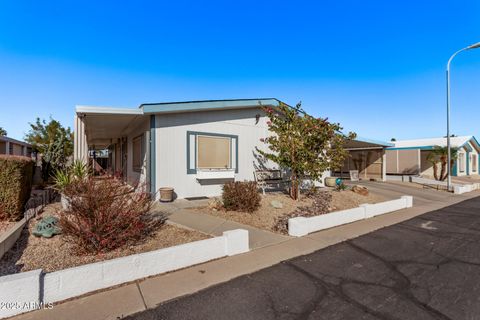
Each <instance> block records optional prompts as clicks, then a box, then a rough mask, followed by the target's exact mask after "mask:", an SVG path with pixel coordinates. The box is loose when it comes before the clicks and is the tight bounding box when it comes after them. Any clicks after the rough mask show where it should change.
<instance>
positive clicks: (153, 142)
mask: <svg viewBox="0 0 480 320" xmlns="http://www.w3.org/2000/svg"><path fill="white" fill-rule="evenodd" d="M155 132H156V130H155V115H154V114H152V115H151V116H150V193H151V194H152V195H154V194H155V193H157V188H156V180H157V175H156V170H155V169H156V168H155V166H156V159H157V157H156V155H157V154H156V150H155V149H156V134H155Z"/></svg>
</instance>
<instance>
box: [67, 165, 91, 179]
mask: <svg viewBox="0 0 480 320" xmlns="http://www.w3.org/2000/svg"><path fill="white" fill-rule="evenodd" d="M70 172H71V175H72V177H73V179H75V180H85V179H86V178H87V177H88V176H89V170H88V166H87V164H86V163H85V162H83V161H80V160H75V161H74V162H73V164H72V166H71V167H70Z"/></svg>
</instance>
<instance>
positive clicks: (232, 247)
mask: <svg viewBox="0 0 480 320" xmlns="http://www.w3.org/2000/svg"><path fill="white" fill-rule="evenodd" d="M223 238H224V239H225V253H226V254H227V256H233V255H236V254H240V253H245V252H248V251H249V250H250V248H249V245H248V231H247V230H243V229H237V230H230V231H225V232H224V233H223Z"/></svg>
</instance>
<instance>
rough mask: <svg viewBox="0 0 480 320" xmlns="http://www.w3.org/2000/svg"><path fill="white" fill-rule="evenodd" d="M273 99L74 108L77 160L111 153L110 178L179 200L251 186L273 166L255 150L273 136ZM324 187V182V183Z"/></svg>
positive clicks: (264, 146) (75, 155)
mask: <svg viewBox="0 0 480 320" xmlns="http://www.w3.org/2000/svg"><path fill="white" fill-rule="evenodd" d="M279 104H280V101H279V100H277V99H243V100H213V101H190V102H173V103H154V104H142V105H141V106H140V107H139V108H136V109H122V108H104V107H82V106H78V107H77V108H76V115H75V130H74V132H75V139H74V157H75V158H76V159H87V157H88V154H89V151H91V150H100V149H108V150H109V159H108V168H105V169H107V171H110V172H113V173H120V174H121V175H122V176H123V177H124V179H125V180H127V181H128V182H130V183H135V182H136V181H139V182H141V183H143V182H145V183H147V184H148V185H149V187H150V190H151V192H153V193H155V192H156V191H157V190H158V189H159V188H160V187H173V188H174V189H175V193H176V196H177V197H178V198H187V197H202V196H217V195H220V194H221V189H222V185H223V184H224V183H225V182H226V181H233V180H235V181H244V180H254V171H255V170H256V169H261V168H264V167H267V168H274V167H275V165H274V164H272V163H268V162H265V161H263V159H262V158H261V157H260V156H259V155H258V154H257V152H256V148H257V147H258V148H261V149H263V148H266V145H265V144H264V143H263V142H261V141H260V139H261V138H265V137H267V136H269V135H270V133H269V130H268V125H267V117H266V115H265V114H264V112H263V110H262V106H265V107H267V106H269V107H277V106H278V105H279ZM322 181H323V179H322Z"/></svg>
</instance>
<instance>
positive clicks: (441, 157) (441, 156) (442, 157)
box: [427, 146, 458, 181]
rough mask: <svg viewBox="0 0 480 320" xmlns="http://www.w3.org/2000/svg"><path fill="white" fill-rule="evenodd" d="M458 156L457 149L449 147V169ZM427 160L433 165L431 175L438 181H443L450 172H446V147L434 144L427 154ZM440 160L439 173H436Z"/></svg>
mask: <svg viewBox="0 0 480 320" xmlns="http://www.w3.org/2000/svg"><path fill="white" fill-rule="evenodd" d="M457 156H458V149H457V148H451V149H450V169H452V168H453V165H454V163H455V160H456V159H457ZM427 161H428V162H430V163H431V164H432V166H433V177H434V178H435V180H438V181H445V179H447V177H448V175H449V174H452V173H451V172H450V173H449V172H448V169H447V162H448V148H447V147H440V146H435V147H434V148H433V150H432V151H431V152H430V153H429V154H428V155H427ZM439 162H440V168H441V169H440V174H439V173H438V163H439Z"/></svg>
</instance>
